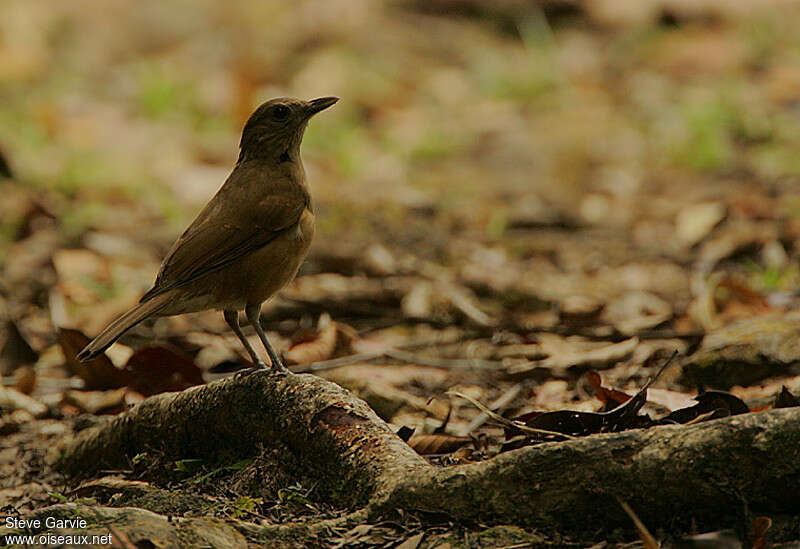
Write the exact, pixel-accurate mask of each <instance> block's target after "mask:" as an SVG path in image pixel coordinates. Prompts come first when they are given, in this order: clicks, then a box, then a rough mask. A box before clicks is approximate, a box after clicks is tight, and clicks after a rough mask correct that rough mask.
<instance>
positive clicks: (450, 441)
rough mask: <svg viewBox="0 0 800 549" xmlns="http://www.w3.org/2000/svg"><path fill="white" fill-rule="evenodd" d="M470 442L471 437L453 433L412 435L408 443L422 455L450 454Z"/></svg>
mask: <svg viewBox="0 0 800 549" xmlns="http://www.w3.org/2000/svg"><path fill="white" fill-rule="evenodd" d="M470 442H472V439H471V438H470V437H457V436H453V435H411V438H409V439H408V445H409V446H411V447H412V448H413V449H414V451H416V452H417V453H418V454H419V455H421V456H430V455H437V454H449V453H451V452H455V451H456V450H458V449H459V448H461V447H462V446H464V445H466V444H469V443H470Z"/></svg>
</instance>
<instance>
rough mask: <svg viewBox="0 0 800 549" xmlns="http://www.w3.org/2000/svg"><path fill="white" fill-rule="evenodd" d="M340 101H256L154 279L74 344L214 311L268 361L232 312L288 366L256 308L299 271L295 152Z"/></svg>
mask: <svg viewBox="0 0 800 549" xmlns="http://www.w3.org/2000/svg"><path fill="white" fill-rule="evenodd" d="M338 100H339V98H338V97H320V98H318V99H312V100H310V101H305V100H302V99H294V98H288V97H280V98H276V99H272V100H270V101H267V102H266V103H264V104H262V105H261V106H259V107H258V108H257V109H256V110H255V111H254V112H253V114H252V115H251V116H250V118H249V119H248V120H247V122H246V123H245V125H244V129H243V130H242V137H241V141H240V143H239V157H238V160H237V161H236V165H235V166H234V168H233V171H232V172H231V174H230V176H228V179H227V180H226V181H225V182H224V183H223V185H222V186H221V187H220V189H219V190H218V191H217V193H216V194H215V195H214V197H213V198H212V199H211V200H210V201H209V202H208V204H206V206H205V207H204V208H203V209H202V211H201V212H200V213H199V214H198V215H197V217H196V218H195V219H194V221H192V223H191V224H190V225H189V227H188V228H187V229H186V230H185V231H184V232H183V234H182V235H181V236H180V237H179V238H178V239H177V240H176V241H175V243H174V244H173V245H172V247H171V248H170V250H169V252H168V253H167V255H166V257H165V258H164V260H163V262H162V263H161V267H160V269H159V271H158V274H157V276H156V280H155V283H154V284H153V287H152V288H151V289H150V290H149V291H147V292H146V293H145V294H144V295H143V296H142V298H141V299H140V300H139V303H138V304H137V305H136V306H135V307H133V308H132V309H130V310H129V311H128V312H126V313H124V314H123V315H122V316H120V317H119V318H117V319H116V320H114V321H113V322H112V323H111V324H109V325H108V326H107V327H106V328H105V329H104V330H103V331H102V332H100V334H99V335H98V336H97V337H95V338H94V339H93V340H92V341H91V342H90V343H89V344H88V345H86V347H85V348H84V349H83V350H81V352H80V353H78V359H79V360H81V361H87V360H91V359H92V358H95V357H97V356H98V355H99V354H101V353H103V352H104V351H105V350H106V349H107V348H108V347H109V346H111V344H112V343H114V342H115V341H116V340H117V339H118V338H119V337H120V336H121V335H122V334H124V333H125V332H126V331H127V330H129V329H130V328H132V327H133V326H135V325H137V324H139V323H140V322H142V321H144V320H145V319H148V318H154V317H163V316H172V315H178V314H184V313H191V312H197V311H204V310H209V309H216V310H221V311H222V313H223V317H224V319H225V322H226V323H227V324H228V326H229V327H230V328H231V330H232V331H233V333H234V334H236V337H237V338H239V340H240V341H241V342H242V345H243V346H244V348H245V350H246V351H247V353H248V355H250V358H251V359H252V362H253V364H254V366H252V367H251V368H248V369H247V370H244V371H242V372H240V375H249V373H253V372H255V371H258V370H264V369H267V366H266V365H265V363H264V362H263V361H262V360H261V359H260V358H259V356H258V354H257V353H256V351H255V349H254V348H253V346H252V345H251V344H250V342H249V341H248V340H247V338H245V337H244V334H243V333H242V328H241V326H240V324H239V312H240V311H242V310H243V311H244V313H245V316H246V317H247V320H248V321H249V322H250V324H252V325H253V327H254V328H255V330H256V333H257V334H258V337H259V339H260V340H261V343H262V344H263V346H264V349H265V350H266V352H267V355H268V356H269V359H270V366H271V370H272V371H276V372H283V373H286V372H288V370H287V369H286V367H285V366H284V365H283V363H282V362H281V360H280V358H279V357H278V354H277V353H276V352H275V350H274V349H273V348H272V345H270V343H269V340H268V339H267V335H266V334H265V333H264V329H263V327H262V326H261V322H260V316H261V307H262V305H263V303H264V302H265V301H267V300H268V299H269V298H270V297H271V296H273V295H274V294H275V293H276V292H277V291H278V290H280V289H281V288H283V287H284V286H285V285H286V284H288V283H289V282H290V281H291V280H292V279H293V278H294V277H295V275H296V274H297V270H298V268H299V267H300V264H301V263H302V261H303V259H304V258H305V256H306V254H307V253H308V248H309V246H310V244H311V239H312V238H313V236H314V207H313V203H312V200H311V192H310V188H309V185H308V182H307V180H306V174H305V170H304V168H303V163H302V161H301V159H300V143H301V141H302V139H303V134H304V132H305V129H306V126H307V124H308V121H309V119H310V118H311V117H312V116H314V115H315V114H317V113H318V112H320V111H322V110H325V109H327V108H328V107H330V106H332V105H333V104H334V103H336V102H337V101H338Z"/></svg>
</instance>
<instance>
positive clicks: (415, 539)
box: [396, 532, 425, 549]
mask: <svg viewBox="0 0 800 549" xmlns="http://www.w3.org/2000/svg"><path fill="white" fill-rule="evenodd" d="M424 537H425V532H422V533H420V534H416V535H414V536H411V537H410V538H408V539H406V540H405V541H404V542H403V543H401V544H400V545H398V546H397V547H396V549H417V547H419V545H420V543H422V539H423V538H424Z"/></svg>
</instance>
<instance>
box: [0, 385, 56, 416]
mask: <svg viewBox="0 0 800 549" xmlns="http://www.w3.org/2000/svg"><path fill="white" fill-rule="evenodd" d="M14 410H25V411H26V412H28V413H30V414H31V415H32V416H34V417H43V416H44V415H45V414H47V406H45V405H44V404H42V403H41V402H39V401H38V400H36V399H34V398H31V397H29V396H28V395H25V394H22V393H20V392H19V391H17V390H15V389H12V388H11V387H4V386H3V385H0V411H2V412H3V413H8V412H13V411H14Z"/></svg>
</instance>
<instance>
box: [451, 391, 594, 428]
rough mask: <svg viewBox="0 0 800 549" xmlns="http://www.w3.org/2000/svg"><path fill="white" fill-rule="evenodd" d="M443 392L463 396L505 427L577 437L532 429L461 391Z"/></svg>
mask: <svg viewBox="0 0 800 549" xmlns="http://www.w3.org/2000/svg"><path fill="white" fill-rule="evenodd" d="M445 394H446V395H453V396H457V397H460V398H463V399H464V400H466V401H468V402H469V403H471V404H472V405H473V406H475V407H476V408H477V409H478V410H480V411H481V412H483V413H484V414H486V415H487V416H489V417H490V418H491V419H493V420H494V421H496V422H497V423H499V424H500V425H505V426H506V427H510V428H512V429H518V430H520V431H522V432H523V433H528V434H531V435H548V436H558V437H564V438H568V439H575V438H578V437H574V436H572V435H566V434H564V433H559V432H558V431H547V430H545V429H534V428H533V427H528V426H527V425H525V424H524V423H522V422H520V421H513V420H510V419H508V418H504V417H503V416H501V415H500V414H496V413H495V412H493V411H491V410H490V409H489V408H487V407H486V406H485V405H483V404H481V403H480V402H479V401H477V400H475V399H474V398H472V397H471V396H467V395H465V394H463V393H459V392H458V391H447V392H446V393H445Z"/></svg>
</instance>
